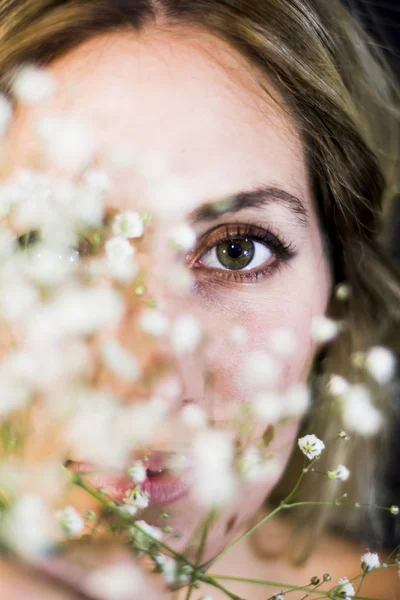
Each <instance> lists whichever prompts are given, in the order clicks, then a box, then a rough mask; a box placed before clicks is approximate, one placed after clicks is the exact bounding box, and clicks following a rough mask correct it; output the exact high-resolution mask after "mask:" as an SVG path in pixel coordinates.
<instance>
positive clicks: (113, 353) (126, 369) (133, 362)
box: [100, 338, 140, 382]
mask: <svg viewBox="0 0 400 600" xmlns="http://www.w3.org/2000/svg"><path fill="white" fill-rule="evenodd" d="M100 356H101V358H102V360H103V362H104V364H105V365H107V367H108V368H109V369H111V370H112V371H113V372H114V373H115V374H116V375H118V376H119V377H121V378H122V379H124V380H125V381H130V382H133V381H137V380H138V378H139V376H140V367H139V363H138V361H137V359H136V357H135V356H134V355H133V354H132V352H129V350H126V349H125V348H124V347H123V346H122V345H121V344H120V343H119V342H118V340H116V339H113V338H112V339H108V340H106V341H105V342H103V344H102V345H101V347H100Z"/></svg>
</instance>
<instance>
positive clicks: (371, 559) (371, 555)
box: [361, 552, 381, 573]
mask: <svg viewBox="0 0 400 600" xmlns="http://www.w3.org/2000/svg"><path fill="white" fill-rule="evenodd" d="M380 564H381V562H380V560H379V556H378V554H376V552H366V553H365V554H363V555H362V556H361V567H362V570H363V571H364V572H365V573H368V572H369V571H372V570H373V569H376V568H377V567H379V565H380Z"/></svg>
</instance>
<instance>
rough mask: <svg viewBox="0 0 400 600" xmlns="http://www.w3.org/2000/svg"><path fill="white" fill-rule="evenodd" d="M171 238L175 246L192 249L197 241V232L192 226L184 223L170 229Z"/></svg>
mask: <svg viewBox="0 0 400 600" xmlns="http://www.w3.org/2000/svg"><path fill="white" fill-rule="evenodd" d="M169 239H170V240H171V243H172V244H173V246H174V247H175V248H178V249H181V250H190V249H191V248H192V247H193V246H194V243H195V242H196V233H195V231H194V230H193V229H192V227H190V226H189V225H186V224H183V225H180V226H179V227H176V228H175V229H172V230H171V231H170V233H169Z"/></svg>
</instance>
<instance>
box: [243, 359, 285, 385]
mask: <svg viewBox="0 0 400 600" xmlns="http://www.w3.org/2000/svg"><path fill="white" fill-rule="evenodd" d="M282 371H283V369H282V363H281V362H279V361H277V360H276V359H275V358H272V357H271V356H269V355H268V354H265V353H264V352H261V351H254V352H249V353H248V354H247V356H246V358H245V361H244V373H243V374H244V377H245V378H246V381H247V382H248V383H250V384H252V385H253V386H263V385H266V386H274V385H276V384H277V383H278V381H279V379H280V377H281V375H282Z"/></svg>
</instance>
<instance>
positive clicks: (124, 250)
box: [105, 237, 135, 260]
mask: <svg viewBox="0 0 400 600" xmlns="http://www.w3.org/2000/svg"><path fill="white" fill-rule="evenodd" d="M105 248H106V255H107V258H108V259H110V260H118V259H124V258H128V257H130V256H134V254H135V248H134V247H133V246H131V244H130V243H129V241H128V240H127V239H125V238H123V237H113V238H111V239H110V240H108V241H107V242H106V245H105Z"/></svg>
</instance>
